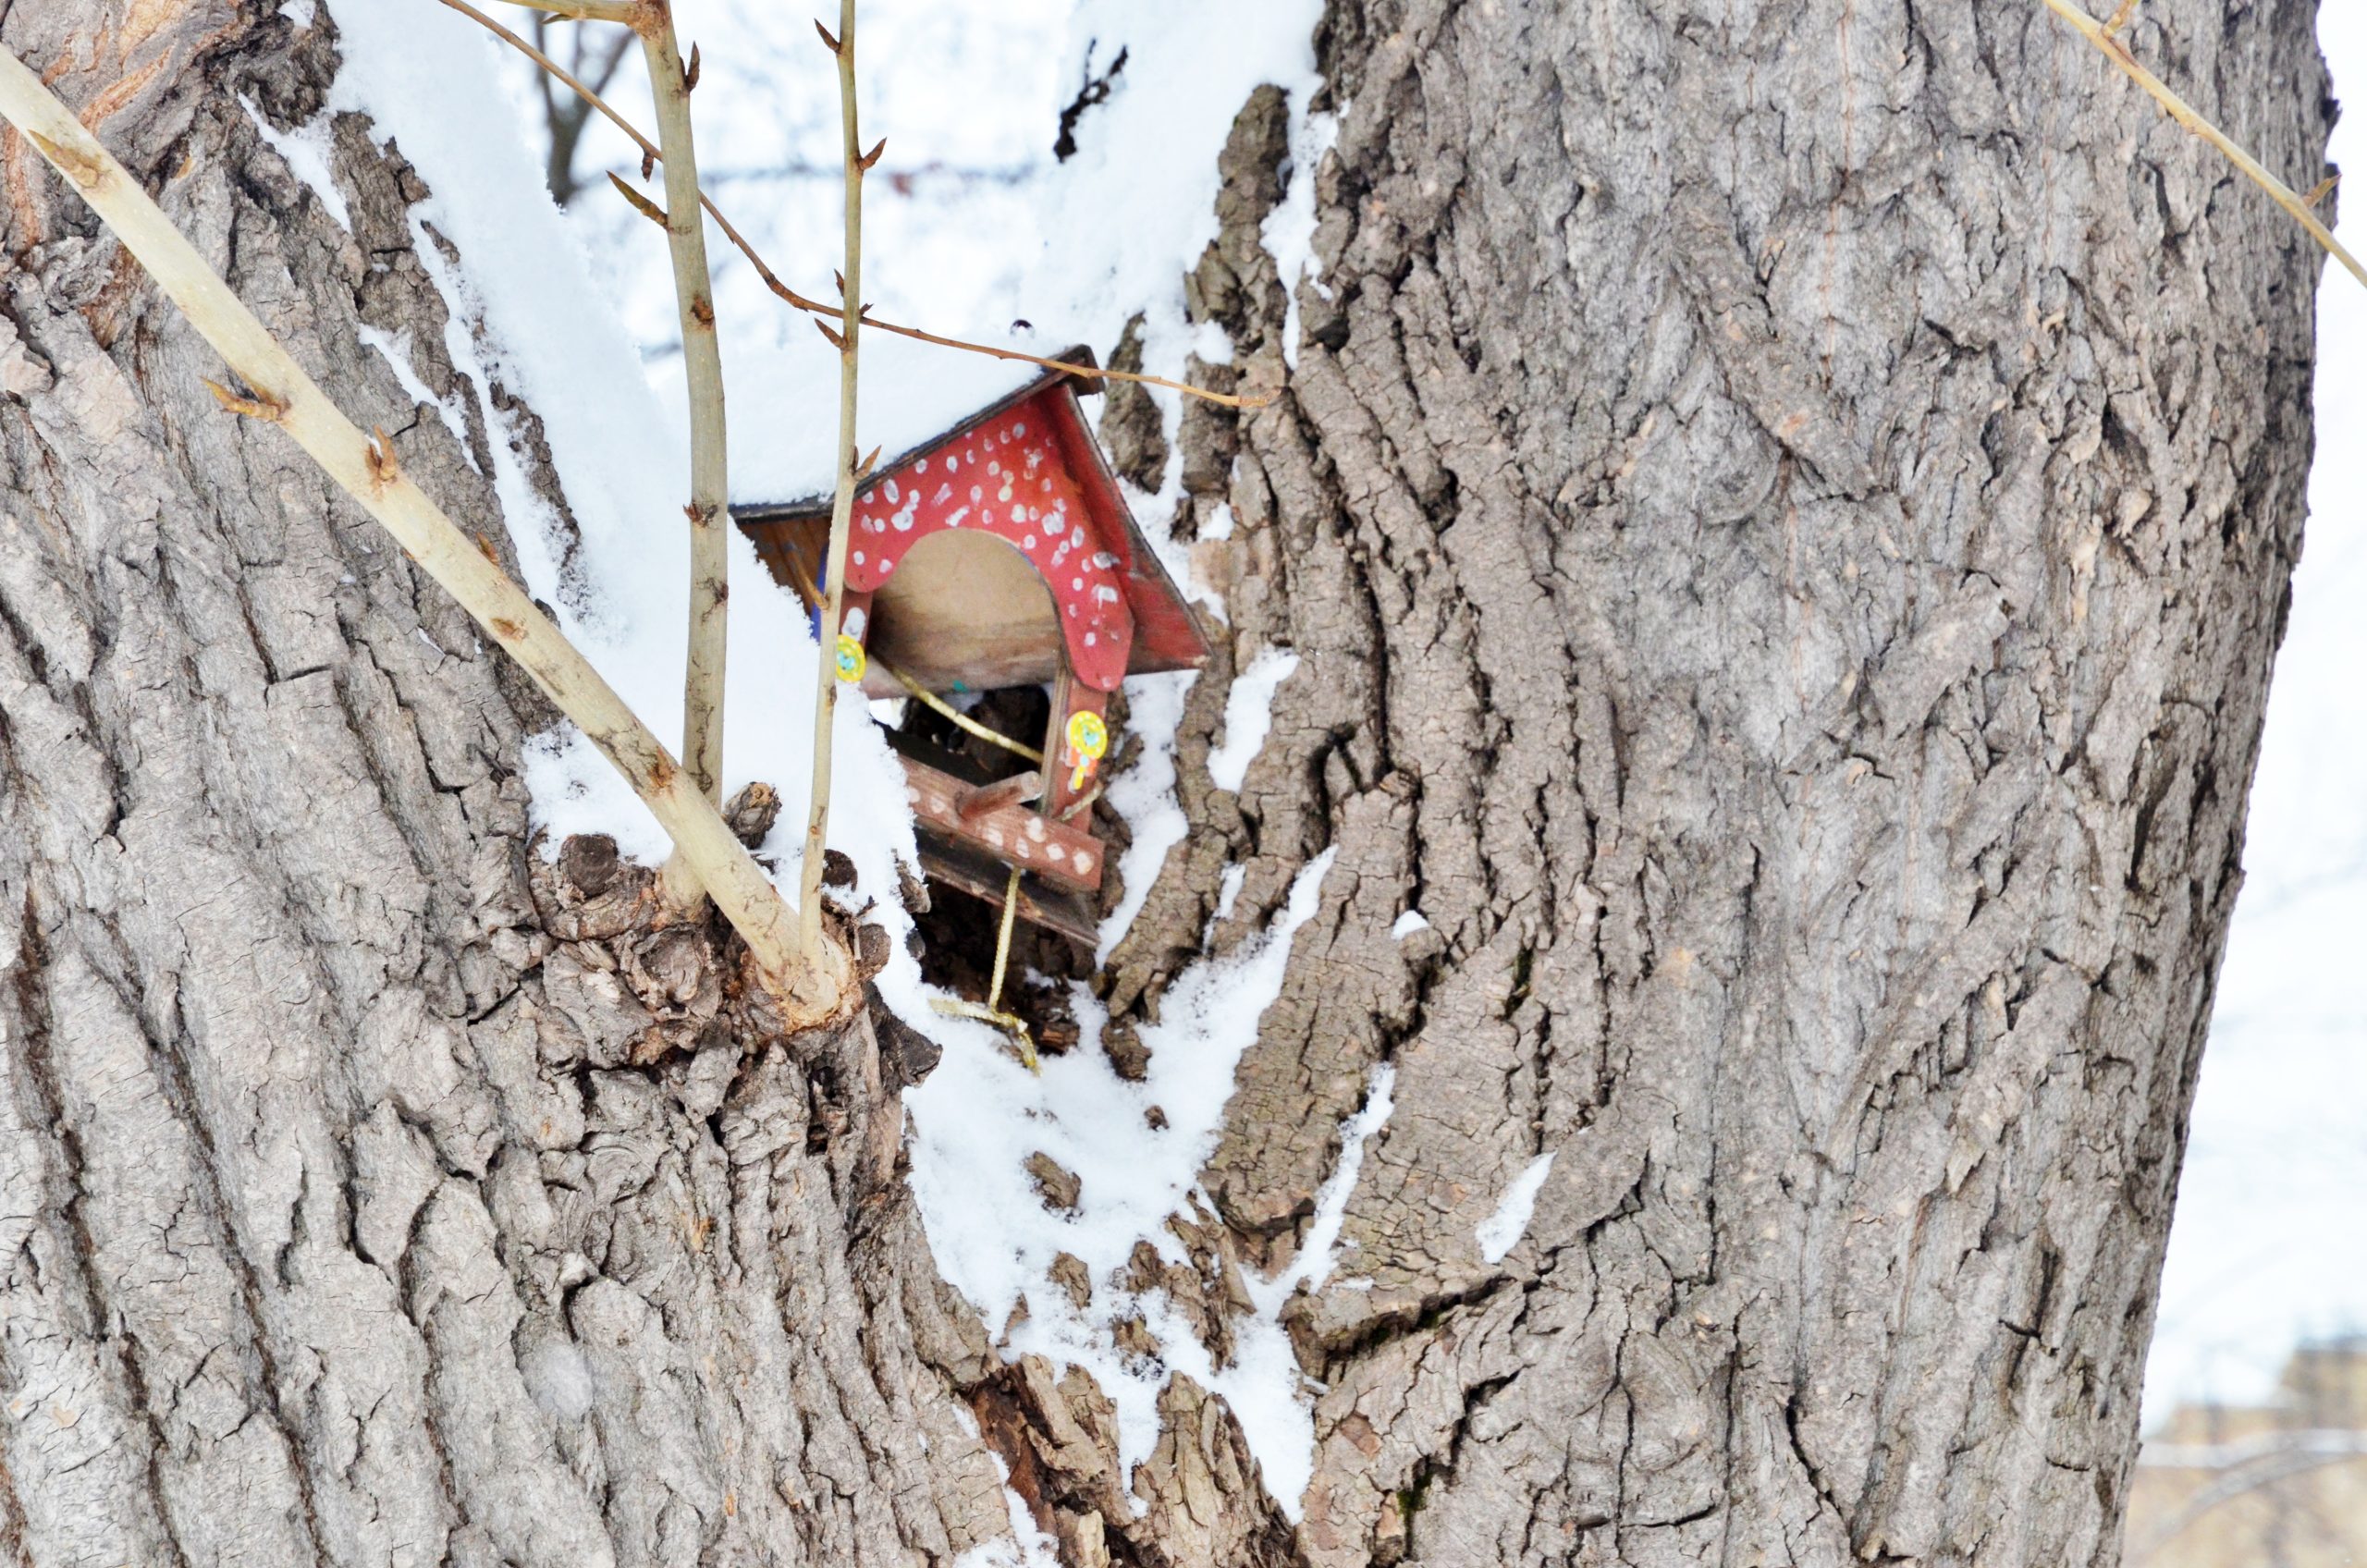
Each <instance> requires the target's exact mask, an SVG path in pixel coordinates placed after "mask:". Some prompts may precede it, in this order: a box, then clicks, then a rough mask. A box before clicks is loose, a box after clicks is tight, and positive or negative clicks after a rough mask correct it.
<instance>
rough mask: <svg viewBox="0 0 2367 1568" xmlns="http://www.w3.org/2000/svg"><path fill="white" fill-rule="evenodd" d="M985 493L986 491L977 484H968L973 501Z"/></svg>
mask: <svg viewBox="0 0 2367 1568" xmlns="http://www.w3.org/2000/svg"><path fill="white" fill-rule="evenodd" d="M985 494H986V492H985V491H984V490H982V489H980V488H979V487H978V486H977V485H975V484H973V485H971V486H970V499H972V500H974V501H975V500H976V499H977V498H978V497H979V496H983V495H985Z"/></svg>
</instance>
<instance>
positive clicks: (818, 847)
mask: <svg viewBox="0 0 2367 1568" xmlns="http://www.w3.org/2000/svg"><path fill="white" fill-rule="evenodd" d="M814 31H816V32H818V33H820V34H821V35H822V42H823V43H825V44H826V45H828V48H829V50H830V53H831V54H832V55H835V56H836V57H837V59H838V66H839V130H840V141H842V142H843V143H844V153H845V157H846V264H845V267H844V268H843V270H841V271H840V275H839V328H838V330H837V331H836V332H833V331H831V330H830V329H829V327H828V326H827V325H823V324H822V323H821V322H819V321H817V322H816V323H815V325H816V326H817V327H820V329H821V332H822V336H823V337H827V338H828V339H829V340H830V343H831V346H832V347H834V348H836V349H838V351H839V447H838V470H839V474H838V491H837V494H836V495H835V496H833V497H832V499H831V502H830V544H829V551H828V557H827V559H828V567H827V568H826V570H825V576H824V578H823V581H822V583H821V588H822V627H821V639H820V641H821V656H820V658H819V659H817V660H816V668H815V682H816V684H815V693H814V787H813V791H812V794H811V796H810V797H809V802H808V804H807V806H806V811H805V864H804V886H803V888H802V889H801V890H800V893H799V900H798V907H799V908H800V910H801V911H803V921H804V928H803V940H804V941H805V943H806V944H807V945H808V946H812V945H813V944H815V943H817V942H819V941H820V940H821V937H822V927H821V919H822V861H823V858H824V854H825V851H826V850H827V848H828V839H829V833H830V731H831V725H832V724H833V722H834V721H835V719H836V717H837V715H838V707H839V673H840V652H839V627H840V617H841V615H842V614H843V612H844V610H845V607H846V574H847V533H848V529H849V526H850V524H851V522H852V518H853V515H854V487H855V484H856V482H857V481H859V480H860V479H861V478H862V476H863V472H864V471H865V470H867V469H868V468H869V466H870V465H869V464H867V463H863V462H861V460H860V459H857V457H856V456H855V432H854V421H855V377H856V371H857V369H858V366H859V362H860V359H859V350H860V349H861V347H862V335H863V177H864V176H865V174H867V173H869V172H870V170H871V165H874V164H876V163H877V162H878V161H879V154H880V153H881V152H882V151H883V150H885V149H886V147H887V145H888V143H887V142H886V141H884V140H883V141H880V143H879V144H878V145H877V146H876V147H874V148H872V150H871V151H870V152H868V153H865V151H864V150H863V140H862V135H861V131H860V129H859V128H858V126H857V123H856V118H855V100H854V0H839V31H838V35H837V36H836V37H832V36H831V34H830V30H829V29H828V28H826V27H824V26H823V25H822V24H821V23H820V22H819V21H816V23H815V24H814ZM874 455H875V456H877V454H874Z"/></svg>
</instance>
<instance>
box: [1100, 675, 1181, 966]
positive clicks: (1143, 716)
mask: <svg viewBox="0 0 2367 1568" xmlns="http://www.w3.org/2000/svg"><path fill="white" fill-rule="evenodd" d="M1197 678H1198V677H1197V672H1196V671H1193V670H1188V669H1184V670H1176V671H1174V672H1173V673H1171V674H1168V675H1147V676H1137V677H1135V678H1134V680H1129V681H1127V682H1126V704H1127V710H1126V711H1127V717H1128V721H1129V725H1130V727H1131V728H1132V729H1133V730H1134V733H1135V735H1137V736H1138V737H1140V738H1141V741H1142V753H1141V754H1140V755H1139V756H1137V757H1136V758H1135V759H1134V765H1133V766H1130V767H1128V768H1126V769H1125V770H1124V771H1123V772H1122V773H1119V774H1118V775H1116V776H1115V777H1114V778H1111V779H1110V787H1109V788H1108V789H1107V790H1104V791H1103V792H1102V798H1103V799H1104V800H1106V801H1108V802H1110V810H1112V811H1114V812H1116V813H1117V814H1118V815H1120V816H1121V817H1122V818H1124V819H1125V823H1126V827H1127V830H1128V831H1129V832H1131V833H1132V834H1133V835H1134V837H1133V839H1132V841H1130V842H1129V843H1128V844H1127V845H1126V848H1125V851H1124V852H1123V853H1122V854H1121V855H1119V857H1118V868H1117V869H1118V879H1119V882H1120V884H1121V886H1122V889H1123V890H1122V892H1121V893H1120V895H1119V898H1118V907H1117V908H1115V909H1113V910H1111V911H1110V915H1109V918H1107V919H1106V920H1104V921H1102V923H1101V940H1100V942H1099V944H1098V946H1097V948H1096V949H1095V951H1094V955H1093V962H1096V963H1107V962H1110V954H1111V953H1113V952H1115V951H1116V950H1117V948H1118V944H1119V943H1120V942H1122V941H1123V940H1124V939H1125V937H1126V932H1127V931H1128V930H1129V929H1130V928H1131V927H1132V926H1133V925H1134V916H1135V915H1137V914H1139V913H1142V907H1143V900H1145V899H1147V898H1148V897H1150V885H1151V883H1152V881H1153V880H1154V879H1156V878H1157V876H1159V867H1160V866H1162V865H1164V864H1167V851H1170V850H1171V849H1173V848H1174V847H1175V846H1176V845H1178V844H1180V843H1182V842H1183V841H1184V832H1185V830H1186V826H1185V823H1184V808H1183V807H1182V806H1179V805H1177V804H1176V803H1175V729H1176V726H1178V725H1180V724H1182V723H1183V722H1184V697H1185V695H1186V694H1188V693H1189V692H1190V691H1191V690H1192V682H1193V681H1194V680H1196V679H1197Z"/></svg>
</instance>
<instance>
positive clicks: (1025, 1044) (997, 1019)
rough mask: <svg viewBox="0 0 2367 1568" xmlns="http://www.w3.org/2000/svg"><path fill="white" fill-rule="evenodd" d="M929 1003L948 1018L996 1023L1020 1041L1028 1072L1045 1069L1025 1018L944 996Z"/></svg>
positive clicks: (1020, 1052)
mask: <svg viewBox="0 0 2367 1568" xmlns="http://www.w3.org/2000/svg"><path fill="white" fill-rule="evenodd" d="M928 1005H929V1006H930V1007H932V1008H934V1009H936V1010H937V1011H938V1012H941V1013H943V1014H944V1015H945V1016H946V1017H948V1018H975V1019H976V1020H977V1021H978V1022H979V1023H991V1024H993V1025H995V1026H996V1027H997V1028H999V1029H1000V1030H1001V1031H1002V1032H1003V1033H1004V1034H1006V1035H1010V1036H1011V1037H1012V1039H1013V1040H1014V1041H1016V1042H1017V1043H1018V1046H1019V1060H1021V1061H1022V1062H1023V1063H1024V1064H1025V1065H1026V1068H1027V1071H1028V1072H1035V1073H1041V1072H1043V1071H1044V1070H1043V1068H1042V1067H1041V1066H1039V1065H1038V1064H1037V1062H1036V1037H1035V1036H1034V1035H1030V1034H1029V1033H1028V1032H1027V1023H1026V1021H1025V1020H1024V1019H1020V1018H1014V1017H1012V1015H1011V1014H1010V1013H1007V1012H996V1011H992V1010H991V1009H988V1008H983V1007H980V1006H979V1005H978V1004H977V1003H975V1002H965V1001H962V1000H959V999H948V998H942V997H940V998H937V999H936V1000H934V1001H931V1002H930V1003H929V1004H928Z"/></svg>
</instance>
